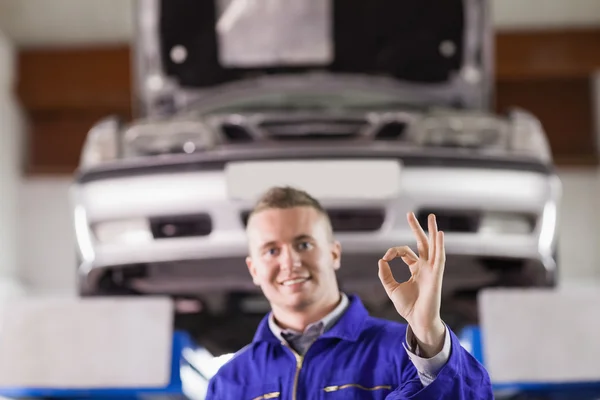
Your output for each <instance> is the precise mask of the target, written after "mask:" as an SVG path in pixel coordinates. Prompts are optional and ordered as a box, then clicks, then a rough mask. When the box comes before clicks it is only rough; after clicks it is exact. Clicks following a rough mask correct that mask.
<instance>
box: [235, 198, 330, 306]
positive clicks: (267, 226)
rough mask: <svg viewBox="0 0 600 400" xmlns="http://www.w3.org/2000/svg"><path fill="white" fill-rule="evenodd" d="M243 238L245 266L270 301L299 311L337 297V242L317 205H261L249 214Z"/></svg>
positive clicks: (274, 304) (326, 302)
mask: <svg viewBox="0 0 600 400" xmlns="http://www.w3.org/2000/svg"><path fill="white" fill-rule="evenodd" d="M248 240H249V245H250V255H249V256H248V258H247V259H246V263H247V265H248V269H249V271H250V274H251V275H252V279H253V281H254V283H255V284H256V285H258V286H260V287H261V289H262V291H263V293H264V295H265V297H266V298H267V299H268V300H269V302H270V303H271V304H272V305H273V306H276V307H279V308H282V309H288V310H294V311H302V310H305V309H307V308H308V307H310V306H318V305H319V304H323V305H326V304H328V302H329V301H331V299H332V298H333V299H337V298H338V296H339V289H338V285H337V281H336V276H335V271H336V270H337V269H339V267H340V255H341V248H340V244H339V243H338V242H335V241H333V238H332V237H331V230H330V228H329V225H328V224H327V220H326V219H325V218H324V217H323V215H322V214H320V213H319V212H318V211H317V210H316V209H314V208H312V207H294V208H289V209H266V210H263V211H260V212H258V213H256V214H254V215H253V216H252V217H251V218H250V221H249V225H248Z"/></svg>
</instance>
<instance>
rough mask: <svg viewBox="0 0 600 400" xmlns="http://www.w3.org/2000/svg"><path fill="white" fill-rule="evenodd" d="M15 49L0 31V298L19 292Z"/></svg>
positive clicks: (19, 135) (19, 140) (18, 122)
mask: <svg viewBox="0 0 600 400" xmlns="http://www.w3.org/2000/svg"><path fill="white" fill-rule="evenodd" d="M15 65H16V52H15V49H14V47H13V45H12V43H11V41H10V40H9V39H8V38H7V37H6V36H5V35H4V34H3V33H2V31H0V300H2V299H6V298H10V297H15V296H19V295H22V294H23V293H24V288H23V285H22V283H21V281H20V279H19V274H18V268H19V260H18V223H19V221H18V217H17V215H18V208H17V207H18V196H19V186H20V183H21V162H22V159H23V157H22V154H23V151H22V149H23V147H22V146H21V143H23V142H24V141H23V140H22V139H23V135H24V132H23V119H22V117H21V113H20V109H19V106H18V104H17V102H16V99H15V95H14V86H15V76H16V72H15V69H16V68H15Z"/></svg>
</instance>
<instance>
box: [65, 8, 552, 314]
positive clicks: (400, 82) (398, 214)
mask: <svg viewBox="0 0 600 400" xmlns="http://www.w3.org/2000/svg"><path fill="white" fill-rule="evenodd" d="M184 3H186V2H177V3H174V2H171V3H168V2H166V1H163V2H160V1H158V0H157V1H148V2H139V3H138V5H137V9H136V15H137V16H138V31H137V42H136V46H135V51H136V53H135V54H136V57H135V64H134V76H135V80H136V91H135V93H136V99H135V101H136V103H135V104H136V109H137V111H138V113H137V115H136V118H135V119H134V120H133V121H127V122H122V121H120V120H119V119H117V118H114V117H107V118H106V119H105V120H103V121H100V122H99V123H98V124H96V125H95V126H94V127H93V128H92V129H91V130H90V132H89V134H88V138H87V142H86V144H85V147H84V149H83V152H82V157H81V165H80V168H79V170H78V172H77V175H76V178H75V181H74V184H73V187H72V199H73V212H74V217H75V229H76V234H77V235H76V236H77V254H78V257H79V261H80V266H79V268H78V276H79V282H80V292H81V294H82V295H114V294H169V295H172V296H174V297H175V298H177V299H180V300H181V301H180V306H181V310H185V309H186V307H188V308H189V309H190V310H196V311H199V310H204V311H210V312H211V313H213V314H219V313H226V312H227V310H230V308H231V307H234V308H235V307H240V308H241V307H246V309H249V308H251V307H260V304H259V303H253V302H252V301H250V299H253V298H254V297H253V296H254V295H256V294H258V293H259V292H258V288H257V287H255V286H254V285H253V284H252V281H251V278H250V275H249V273H248V271H247V269H246V267H245V263H244V258H245V256H246V254H247V247H246V238H245V223H246V217H247V215H248V212H249V210H250V209H251V207H252V205H253V203H254V201H255V200H256V198H257V196H258V195H259V194H260V193H261V192H263V191H264V190H266V189H267V188H269V187H271V186H273V185H293V186H297V187H301V188H304V189H306V190H308V191H309V192H310V193H312V194H313V195H315V196H316V197H317V198H319V200H321V201H322V203H323V204H324V206H325V207H326V208H327V210H328V212H329V214H330V217H331V219H332V222H333V226H334V230H335V233H336V235H337V237H338V239H339V240H340V241H341V243H342V246H343V263H342V268H341V269H340V271H339V280H340V285H341V286H342V287H343V288H344V290H347V291H351V292H356V293H359V294H360V295H362V297H363V299H364V301H365V302H366V303H367V304H368V306H369V307H370V308H371V309H373V310H379V311H380V312H381V314H382V315H383V314H384V313H385V311H384V310H385V307H386V305H387V304H388V303H389V302H387V301H386V295H385V293H384V292H383V290H382V289H381V286H380V282H379V280H378V277H377V272H376V271H377V267H376V266H377V260H378V259H379V258H380V257H381V256H382V255H383V254H384V252H385V251H386V250H387V249H388V248H389V247H392V246H398V245H402V244H409V245H414V243H413V235H412V234H411V231H410V228H409V226H408V224H407V221H406V213H407V212H409V211H414V212H415V213H416V214H417V216H418V218H419V219H420V220H421V221H422V224H423V226H426V223H425V220H426V216H427V215H428V214H429V213H435V214H436V216H437V218H438V224H439V229H440V230H443V231H445V234H446V236H445V238H446V248H447V268H446V272H445V278H444V291H445V293H446V295H447V298H448V299H455V300H456V299H460V298H461V296H463V295H466V296H467V298H469V299H471V300H472V299H474V293H476V292H477V291H478V290H479V289H481V288H483V287H489V286H500V285H502V286H546V285H553V284H555V283H556V279H557V272H556V271H557V265H556V249H557V240H558V238H557V229H556V228H557V226H556V225H557V219H558V216H557V211H558V206H559V201H560V197H561V185H560V182H559V180H558V178H557V175H556V173H555V171H554V168H553V160H552V155H551V151H550V148H549V145H548V141H547V138H546V135H545V133H544V130H543V127H542V126H541V124H540V122H539V121H538V119H537V118H536V117H535V116H534V115H531V114H530V113H528V112H526V111H524V110H518V109H515V110H512V111H510V112H508V113H507V114H505V115H497V114H495V113H494V112H492V111H491V108H492V100H491V99H492V98H493V85H492V82H493V71H492V68H491V65H492V59H491V53H492V50H491V46H490V43H491V40H490V38H491V35H492V32H491V28H490V24H489V20H488V9H489V5H488V3H487V2H486V1H483V0H452V1H447V2H443V5H439V4H438V6H436V7H429V6H427V4H428V2H424V3H423V4H421V3H418V4H417V2H413V3H415V4H412V5H406V4H397V3H398V2H394V1H379V2H374V3H373V4H372V5H365V4H366V3H364V2H354V1H344V2H341V1H340V2H334V3H333V6H331V5H330V6H324V4H326V2H322V1H307V2H304V3H302V5H299V4H296V3H298V2H296V3H294V2H286V1H283V2H282V4H283V3H286V4H287V7H284V6H283V5H282V6H280V7H274V8H275V9H274V10H273V9H269V10H262V12H261V10H260V9H257V8H256V7H258V6H256V7H255V8H253V7H251V6H250V5H248V4H249V3H246V5H247V7H246V8H244V7H242V6H241V5H240V4H241V2H238V1H236V0H232V1H231V2H229V1H224V2H222V3H220V2H217V1H216V0H215V2H194V1H190V2H188V3H187V6H186V7H183V6H182V4H184ZM238 3H239V4H238ZM288 3H289V4H288ZM375 3H377V5H376V6H375ZM425 3H427V4H425ZM257 4H258V3H257ZM295 4H296V5H295ZM369 4H370V3H369ZM436 4H437V3H436ZM236 7H237V8H236ZM240 7H241V9H240ZM439 7H442V8H443V9H440V8H439ZM390 15H395V16H396V17H394V18H390ZM308 18H309V19H310V21H311V24H312V25H311V26H312V30H309V31H307V30H306V28H305V25H306V22H307V20H308ZM415 18H416V20H415ZM282 21H284V22H285V23H284V22H282ZM332 21H333V22H332ZM374 21H377V24H374ZM403 21H404V22H405V23H402V22H403ZM352 26H354V27H360V28H361V29H362V30H358V31H357V30H356V29H355V30H352V29H349V27H352ZM269 27H270V28H269ZM268 28H269V29H268ZM272 29H278V31H276V32H273V31H272ZM357 29H358V28H357ZM267 31H268V32H267ZM292 32H295V34H292ZM319 35H322V37H316V36H319ZM242 38H246V40H247V41H246V42H243V40H242ZM241 41H242V42H243V43H245V44H246V45H245V46H242V45H241V43H240V42H241ZM315 43H318V44H319V45H318V46H317V45H315ZM311 44H312V45H311ZM396 271H397V272H395V273H396V275H397V278H398V279H405V278H407V277H408V269H407V268H404V267H402V266H398V267H397V268H396ZM231 299H238V300H239V299H244V301H241V300H240V301H237V300H236V301H232V300H231ZM258 299H260V296H259V297H258ZM449 301H450V300H449ZM445 304H452V303H450V302H448V303H445ZM448 307H451V306H450V305H449V306H448Z"/></svg>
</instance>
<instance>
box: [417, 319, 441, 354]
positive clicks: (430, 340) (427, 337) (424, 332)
mask: <svg viewBox="0 0 600 400" xmlns="http://www.w3.org/2000/svg"><path fill="white" fill-rule="evenodd" d="M410 328H411V330H412V332H413V335H414V339H415V341H416V344H417V346H418V347H419V355H420V356H421V357H423V358H431V357H434V356H435V355H436V354H438V353H439V352H440V351H442V349H443V348H444V340H445V338H446V325H445V324H444V323H443V322H442V320H441V319H440V320H438V321H436V322H435V323H433V324H431V325H429V326H427V327H418V326H412V325H410Z"/></svg>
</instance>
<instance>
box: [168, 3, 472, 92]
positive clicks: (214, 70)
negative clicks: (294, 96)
mask: <svg viewBox="0 0 600 400" xmlns="http://www.w3.org/2000/svg"><path fill="white" fill-rule="evenodd" d="M159 21H160V22H159V32H160V44H161V46H160V47H161V60H162V63H163V65H164V68H165V71H166V73H167V75H169V76H172V77H176V78H177V80H178V81H179V83H180V84H181V85H182V86H186V87H206V86H211V85H215V84H220V83H224V82H229V81H232V80H239V79H244V78H249V77H256V76H257V75H269V74H278V73H290V72H305V71H309V70H320V71H330V72H340V73H366V74H377V75H386V76H391V77H395V78H397V79H399V80H402V81H414V82H435V83H438V82H444V81H447V80H449V79H450V77H451V75H452V74H454V73H456V72H457V71H458V70H459V69H460V68H461V65H462V61H463V55H464V54H463V41H464V36H465V8H464V4H463V0H444V1H439V0H421V1H398V0H370V1H359V0H333V1H331V2H327V1H323V0H310V1H305V2H298V1H294V0H278V1H277V2H273V1H253V2H249V1H244V0H219V1H217V0H215V1H196V0H177V1H173V0H170V1H162V2H161V5H160V20H159ZM183 49H185V50H183Z"/></svg>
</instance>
